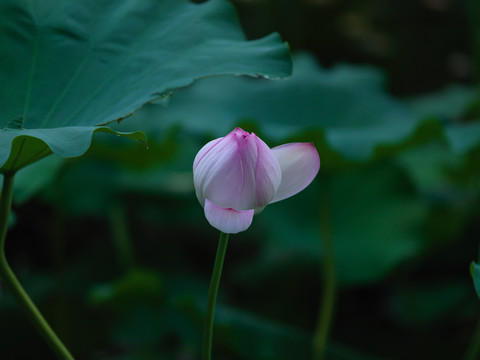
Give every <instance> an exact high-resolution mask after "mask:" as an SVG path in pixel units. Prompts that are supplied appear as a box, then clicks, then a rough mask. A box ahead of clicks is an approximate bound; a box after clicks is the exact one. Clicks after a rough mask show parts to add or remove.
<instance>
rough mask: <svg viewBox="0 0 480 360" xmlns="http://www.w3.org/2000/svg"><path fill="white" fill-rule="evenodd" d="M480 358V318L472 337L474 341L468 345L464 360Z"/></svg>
mask: <svg viewBox="0 0 480 360" xmlns="http://www.w3.org/2000/svg"><path fill="white" fill-rule="evenodd" d="M479 357H480V318H479V319H478V322H477V327H476V328H475V331H474V333H473V336H472V340H471V341H470V344H469V345H468V348H467V352H466V353H465V356H464V358H463V359H464V360H475V359H478V358H479Z"/></svg>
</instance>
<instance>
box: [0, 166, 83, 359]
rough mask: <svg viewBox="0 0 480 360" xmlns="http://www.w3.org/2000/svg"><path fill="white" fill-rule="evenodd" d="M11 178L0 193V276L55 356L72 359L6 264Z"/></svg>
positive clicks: (5, 180)
mask: <svg viewBox="0 0 480 360" xmlns="http://www.w3.org/2000/svg"><path fill="white" fill-rule="evenodd" d="M13 178H14V173H5V174H4V176H3V186H2V194H1V198H0V277H1V279H2V280H3V281H4V282H5V285H6V287H7V288H8V289H9V290H10V292H11V293H12V295H13V297H14V298H15V300H16V301H17V303H18V304H19V305H20V307H21V308H22V310H23V311H24V312H25V313H26V315H27V316H28V318H29V319H30V321H31V322H32V323H33V325H34V326H35V328H36V329H37V331H38V332H39V333H40V335H42V337H43V338H44V340H45V341H46V342H47V344H48V345H49V346H50V348H51V349H52V350H53V351H54V352H55V354H56V355H57V357H58V358H59V359H62V360H73V359H74V358H73V356H72V355H71V354H70V353H69V351H68V350H67V348H66V347H65V345H63V343H62V342H61V340H60V339H59V338H58V337H57V335H56V334H55V332H54V331H53V330H52V328H51V327H50V325H48V323H47V321H46V320H45V318H44V317H43V316H42V314H41V313H40V311H39V310H38V309H37V307H36V306H35V304H34V303H33V301H32V300H31V299H30V297H29V296H28V294H27V293H26V291H25V290H24V289H23V287H22V285H21V284H20V282H19V281H18V279H17V277H16V276H15V274H14V273H13V271H12V269H11V268H10V266H9V265H8V262H7V258H6V256H5V238H6V235H7V228H8V219H9V217H10V209H11V206H12V197H13Z"/></svg>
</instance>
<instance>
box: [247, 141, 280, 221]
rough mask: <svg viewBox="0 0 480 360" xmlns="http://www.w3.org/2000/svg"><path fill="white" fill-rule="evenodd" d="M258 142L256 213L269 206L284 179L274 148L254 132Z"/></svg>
mask: <svg viewBox="0 0 480 360" xmlns="http://www.w3.org/2000/svg"><path fill="white" fill-rule="evenodd" d="M252 137H253V138H254V139H255V142H256V144H257V164H256V167H255V197H256V202H255V213H259V212H260V211H261V210H262V209H263V208H264V207H265V206H267V205H268V204H269V203H270V202H271V201H272V199H273V197H274V196H275V194H276V193H277V190H278V187H279V186H280V183H281V181H282V172H281V169H280V165H279V163H278V161H277V159H276V157H275V156H274V154H273V152H272V150H271V149H270V148H269V147H268V146H267V144H265V143H264V142H263V141H262V140H261V139H260V138H259V137H257V136H256V135H255V134H252Z"/></svg>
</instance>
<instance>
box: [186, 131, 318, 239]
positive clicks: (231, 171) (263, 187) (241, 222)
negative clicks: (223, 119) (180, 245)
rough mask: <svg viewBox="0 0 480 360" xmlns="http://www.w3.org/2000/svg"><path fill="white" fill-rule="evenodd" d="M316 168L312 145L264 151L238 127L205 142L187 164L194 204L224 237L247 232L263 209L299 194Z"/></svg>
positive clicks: (315, 173)
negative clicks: (191, 163)
mask: <svg viewBox="0 0 480 360" xmlns="http://www.w3.org/2000/svg"><path fill="white" fill-rule="evenodd" d="M319 169H320V157H319V156H318V152H317V150H316V149H315V147H314V146H313V144H312V143H290V144H284V145H280V146H277V147H274V148H272V149H270V148H269V147H268V146H267V144H265V143H264V142H263V141H262V140H261V139H260V138H259V137H258V136H257V135H255V134H254V133H251V134H250V133H248V132H246V131H243V130H242V129H240V128H236V129H234V130H233V131H232V132H231V133H229V134H228V135H227V136H225V137H222V138H218V139H215V140H212V141H210V142H209V143H207V144H206V145H205V146H204V147H203V148H201V149H200V151H199V152H198V154H197V156H196V157H195V160H194V162H193V182H194V185H195V192H196V194H197V198H198V201H200V204H201V205H202V206H203V208H204V211H205V217H206V218H207V220H208V222H209V223H210V225H212V226H213V227H215V228H216V229H218V230H220V231H222V232H224V233H229V234H236V233H238V232H241V231H244V230H246V229H248V227H249V226H250V224H251V223H252V219H253V215H254V214H258V213H259V212H261V211H262V210H263V209H264V208H265V206H267V205H268V204H271V203H274V202H276V201H280V200H283V199H286V198H289V197H290V196H293V195H295V194H297V193H298V192H300V191H302V190H303V189H305V188H306V187H307V186H308V185H309V184H310V183H311V182H312V180H313V179H314V178H315V176H316V175H317V173H318V170H319Z"/></svg>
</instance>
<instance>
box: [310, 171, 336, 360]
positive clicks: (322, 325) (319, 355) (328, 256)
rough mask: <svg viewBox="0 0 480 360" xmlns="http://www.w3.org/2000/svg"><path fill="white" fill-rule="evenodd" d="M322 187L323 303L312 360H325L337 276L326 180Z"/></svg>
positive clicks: (314, 337)
mask: <svg viewBox="0 0 480 360" xmlns="http://www.w3.org/2000/svg"><path fill="white" fill-rule="evenodd" d="M326 182H327V183H326V186H325V187H324V191H323V192H322V194H324V198H323V201H322V206H321V214H320V225H321V235H322V236H321V239H322V248H323V276H324V280H323V292H322V295H323V301H322V302H321V306H320V309H319V311H318V319H317V326H316V329H315V333H314V334H313V358H314V360H322V359H324V358H325V354H326V350H327V344H328V337H329V335H330V329H331V324H332V318H333V312H334V307H335V298H336V287H337V280H336V279H337V276H336V271H335V251H334V246H333V236H332V228H331V215H330V201H329V198H328V194H329V190H328V179H326Z"/></svg>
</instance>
